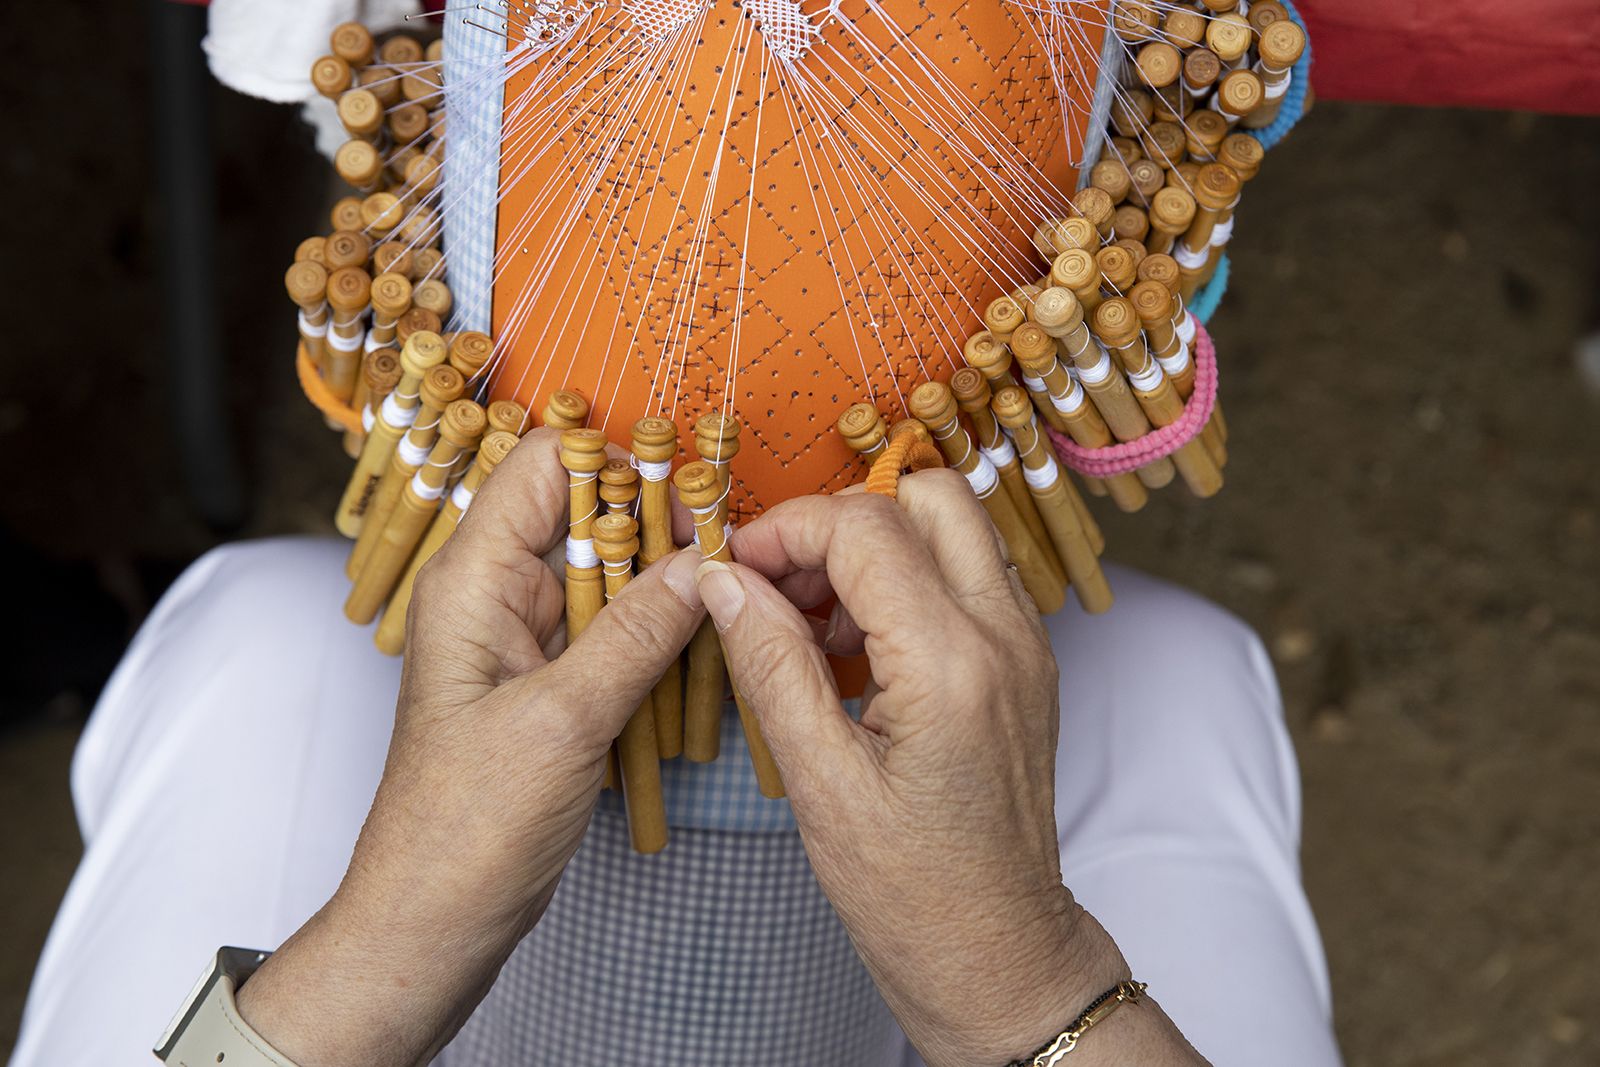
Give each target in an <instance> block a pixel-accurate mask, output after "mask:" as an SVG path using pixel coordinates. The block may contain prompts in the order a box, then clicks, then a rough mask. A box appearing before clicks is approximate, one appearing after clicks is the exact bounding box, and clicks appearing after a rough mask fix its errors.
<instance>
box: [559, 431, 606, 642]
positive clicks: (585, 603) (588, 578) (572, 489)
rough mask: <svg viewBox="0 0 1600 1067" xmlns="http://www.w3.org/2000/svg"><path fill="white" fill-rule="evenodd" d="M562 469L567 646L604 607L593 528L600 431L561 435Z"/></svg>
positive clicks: (602, 448)
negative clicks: (565, 506) (564, 482)
mask: <svg viewBox="0 0 1600 1067" xmlns="http://www.w3.org/2000/svg"><path fill="white" fill-rule="evenodd" d="M561 465H562V466H563V467H565V468H566V469H567V490H568V514H567V569H566V574H567V580H566V586H567V644H568V645H569V646H570V645H571V644H572V642H573V641H574V640H575V639H576V638H577V637H578V635H579V634H581V633H583V631H584V629H585V628H586V627H587V626H588V625H589V623H591V622H593V621H594V617H595V616H596V615H597V614H599V611H600V608H601V605H603V604H604V603H605V583H604V581H603V579H602V576H601V573H600V561H599V559H598V558H597V557H595V555H594V542H593V537H592V526H593V523H594V520H595V518H596V516H597V515H598V514H599V509H600V494H599V474H600V468H601V467H604V466H605V465H606V435H605V433H604V432H602V431H600V430H588V429H582V428H579V429H573V430H563V431H561Z"/></svg>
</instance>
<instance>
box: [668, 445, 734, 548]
mask: <svg viewBox="0 0 1600 1067" xmlns="http://www.w3.org/2000/svg"><path fill="white" fill-rule="evenodd" d="M672 484H674V485H676V486H677V487H678V499H679V500H680V501H682V503H683V506H684V507H686V508H691V509H693V510H695V511H704V510H705V509H707V508H710V507H715V506H716V504H717V501H718V500H721V499H722V480H721V478H720V477H719V476H718V475H717V468H715V467H713V466H712V465H711V464H709V463H707V462H706V461H705V460H703V459H697V460H695V461H694V462H692V463H685V464H684V465H683V466H681V467H679V468H678V469H677V471H676V472H675V473H674V474H673V475H672ZM713 525H714V524H713ZM717 537H718V539H719V540H720V539H721V533H720V531H719V532H718V533H717ZM703 544H704V541H703V539H702V545H703Z"/></svg>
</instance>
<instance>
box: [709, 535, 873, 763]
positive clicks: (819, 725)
mask: <svg viewBox="0 0 1600 1067" xmlns="http://www.w3.org/2000/svg"><path fill="white" fill-rule="evenodd" d="M694 578H695V583H696V585H698V586H699V588H700V600H701V602H702V603H704V604H705V608H706V612H707V614H709V615H710V616H711V618H712V621H714V622H715V623H716V626H717V630H718V632H719V633H720V634H721V635H722V648H723V654H724V657H725V659H726V660H727V666H728V674H729V675H730V676H731V677H732V679H733V684H734V688H735V689H737V690H738V691H739V695H740V697H741V698H743V700H744V702H745V704H746V705H748V706H749V708H750V710H751V711H753V712H754V713H755V715H756V718H757V719H758V720H760V723H761V732H762V734H763V736H765V738H766V740H767V744H768V745H769V746H770V747H771V749H772V756H773V758H774V759H776V760H777V761H778V769H779V770H780V771H782V772H783V777H784V780H785V781H786V782H789V783H790V785H791V786H792V785H793V784H794V780H795V778H796V776H797V775H799V774H802V773H804V774H808V775H814V774H817V773H819V772H820V773H822V774H828V773H830V772H831V771H832V770H835V769H837V768H830V767H828V766H827V764H828V763H829V762H831V761H830V757H835V758H836V757H837V756H838V755H839V754H842V753H843V752H845V751H847V750H848V749H849V748H850V747H851V745H852V742H853V731H854V729H855V724H854V723H852V722H851V721H850V719H849V717H848V716H847V715H845V713H844V707H843V705H842V704H841V703H840V702H839V690H838V688H837V687H836V686H835V685H834V681H833V671H832V669H831V668H829V666H828V660H827V657H826V656H824V655H823V652H822V648H821V646H819V645H818V644H817V641H816V638H815V637H814V636H813V635H812V632H811V626H810V624H808V623H807V622H806V620H805V618H804V617H803V616H802V615H801V614H800V612H799V610H797V609H796V608H795V606H794V605H793V604H791V603H790V602H789V600H788V598H787V597H785V596H784V595H783V594H782V593H780V592H779V591H778V590H777V589H776V588H775V587H774V586H773V585H772V583H771V582H769V581H767V580H766V579H765V578H764V577H762V576H761V575H760V574H759V573H757V572H756V571H753V570H751V569H750V568H748V567H743V566H740V565H738V564H729V563H719V562H717V561H716V560H707V561H706V562H704V563H702V564H700V568H699V569H698V570H697V571H695V575H694Z"/></svg>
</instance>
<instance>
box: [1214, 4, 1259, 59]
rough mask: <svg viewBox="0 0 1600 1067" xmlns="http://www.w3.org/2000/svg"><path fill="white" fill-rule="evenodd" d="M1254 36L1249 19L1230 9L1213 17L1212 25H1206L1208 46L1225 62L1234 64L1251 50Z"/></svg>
mask: <svg viewBox="0 0 1600 1067" xmlns="http://www.w3.org/2000/svg"><path fill="white" fill-rule="evenodd" d="M1253 36H1254V34H1252V33H1251V31H1250V23H1249V21H1248V20H1247V19H1246V18H1245V17H1244V16H1243V15H1240V14H1237V13H1235V12H1232V11H1230V12H1229V13H1228V14H1226V15H1222V16H1220V17H1218V18H1214V19H1212V20H1211V25H1209V26H1207V27H1206V47H1207V48H1209V49H1211V50H1212V51H1213V52H1215V53H1216V54H1217V58H1218V59H1220V60H1222V61H1223V62H1224V63H1228V64H1232V63H1234V62H1236V61H1237V60H1239V59H1240V58H1242V57H1243V56H1244V54H1245V52H1247V51H1249V49H1250V40H1251V38H1252V37H1253Z"/></svg>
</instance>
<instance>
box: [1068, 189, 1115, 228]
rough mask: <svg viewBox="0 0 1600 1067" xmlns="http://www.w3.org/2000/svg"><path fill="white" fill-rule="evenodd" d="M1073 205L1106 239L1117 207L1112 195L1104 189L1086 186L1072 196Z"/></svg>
mask: <svg viewBox="0 0 1600 1067" xmlns="http://www.w3.org/2000/svg"><path fill="white" fill-rule="evenodd" d="M1072 204H1073V206H1074V207H1076V208H1077V209H1078V210H1079V211H1080V212H1082V214H1083V217H1084V218H1086V219H1088V220H1089V222H1090V224H1091V225H1093V226H1094V228H1095V230H1096V232H1098V233H1099V234H1100V236H1101V237H1104V236H1105V235H1106V234H1108V233H1110V232H1111V212H1112V210H1113V209H1114V208H1115V207H1116V205H1115V204H1113V203H1112V201H1111V195H1110V194H1109V193H1107V192H1106V191H1105V190H1104V189H1098V188H1096V187H1095V186H1093V185H1086V186H1084V187H1083V188H1082V189H1079V190H1078V191H1077V192H1076V193H1074V194H1072Z"/></svg>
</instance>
